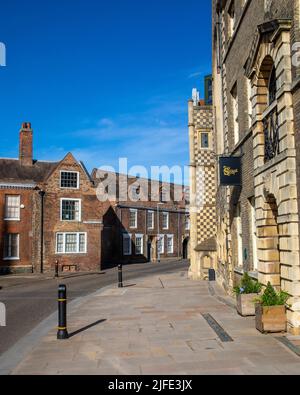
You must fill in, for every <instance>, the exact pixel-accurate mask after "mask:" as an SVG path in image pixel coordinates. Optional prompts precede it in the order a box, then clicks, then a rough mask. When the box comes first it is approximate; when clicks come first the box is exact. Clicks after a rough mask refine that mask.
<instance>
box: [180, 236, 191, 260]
mask: <svg viewBox="0 0 300 395" xmlns="http://www.w3.org/2000/svg"><path fill="white" fill-rule="evenodd" d="M182 257H183V259H190V238H189V237H186V238H185V239H184V240H183V243H182Z"/></svg>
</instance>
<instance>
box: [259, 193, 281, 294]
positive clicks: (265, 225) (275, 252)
mask: <svg viewBox="0 0 300 395" xmlns="http://www.w3.org/2000/svg"><path fill="white" fill-rule="evenodd" d="M263 210H264V220H263V221H261V224H260V227H259V228H258V235H259V280H260V282H261V283H263V284H264V285H267V284H268V282H270V283H271V284H272V285H273V286H274V287H276V288H277V289H280V288H281V267H280V234H279V226H278V206H277V201H276V198H275V196H274V195H273V194H269V195H267V196H266V200H265V204H264V208H263Z"/></svg>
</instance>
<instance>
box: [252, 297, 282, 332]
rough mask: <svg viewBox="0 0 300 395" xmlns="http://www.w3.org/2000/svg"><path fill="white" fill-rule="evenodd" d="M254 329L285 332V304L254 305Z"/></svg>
mask: <svg viewBox="0 0 300 395" xmlns="http://www.w3.org/2000/svg"><path fill="white" fill-rule="evenodd" d="M255 313H256V329H257V330H258V331H260V332H262V333H277V332H286V330H287V317H286V307H285V306H272V307H263V306H262V305H260V304H257V305H256V306H255Z"/></svg>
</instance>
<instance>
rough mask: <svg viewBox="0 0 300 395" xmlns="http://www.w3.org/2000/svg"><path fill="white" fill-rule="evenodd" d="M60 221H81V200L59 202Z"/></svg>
mask: <svg viewBox="0 0 300 395" xmlns="http://www.w3.org/2000/svg"><path fill="white" fill-rule="evenodd" d="M61 221H74V222H75V221H78V222H80V221H81V200H80V199H62V200H61Z"/></svg>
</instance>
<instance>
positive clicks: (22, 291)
mask: <svg viewBox="0 0 300 395" xmlns="http://www.w3.org/2000/svg"><path fill="white" fill-rule="evenodd" d="M178 270H188V262H187V261H174V262H161V263H160V264H153V263H152V264H141V265H128V266H124V268H123V271H124V284H125V285H126V284H127V285H132V284H135V283H136V282H137V281H138V279H139V278H142V277H146V276H149V275H152V274H159V273H162V274H164V273H169V272H170V273H172V272H176V271H178ZM60 283H63V284H66V285H67V287H68V299H69V300H74V299H76V298H79V297H83V296H86V295H89V294H91V293H93V292H96V291H97V290H99V289H101V288H104V287H106V286H109V285H112V284H117V269H116V268H114V269H109V270H107V271H105V272H103V273H99V274H91V275H83V276H78V277H72V276H70V278H65V279H51V280H43V281H40V282H34V283H31V284H26V285H17V286H14V287H10V288H4V289H2V290H1V289H0V302H2V303H4V304H5V306H6V310H7V326H6V327H0V355H1V354H2V353H4V352H5V351H7V350H8V349H9V348H10V347H12V346H13V345H14V344H15V343H16V342H17V341H18V340H19V339H21V338H22V337H23V336H25V335H26V334H28V333H29V332H30V331H31V330H32V329H34V328H35V327H36V326H37V325H38V324H39V323H40V322H42V321H43V320H44V319H46V318H47V317H48V316H49V315H51V314H52V313H54V312H55V311H56V309H57V288H58V285H59V284H60Z"/></svg>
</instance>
